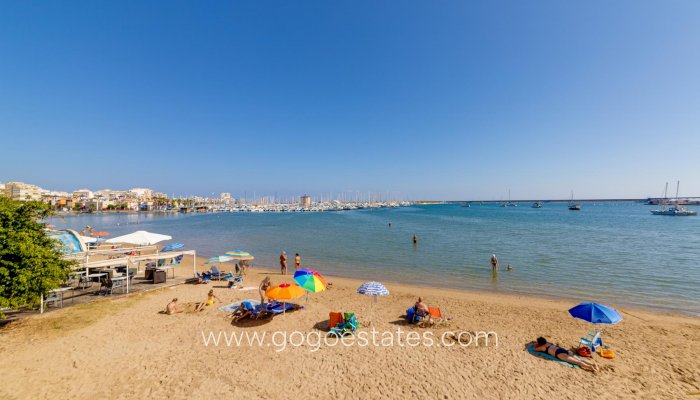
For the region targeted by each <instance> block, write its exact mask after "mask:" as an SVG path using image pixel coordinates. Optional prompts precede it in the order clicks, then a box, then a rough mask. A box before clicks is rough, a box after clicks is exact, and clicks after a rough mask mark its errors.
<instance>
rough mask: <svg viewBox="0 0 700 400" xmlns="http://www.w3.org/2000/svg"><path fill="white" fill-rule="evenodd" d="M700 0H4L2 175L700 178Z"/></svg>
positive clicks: (689, 187)
mask: <svg viewBox="0 0 700 400" xmlns="http://www.w3.org/2000/svg"><path fill="white" fill-rule="evenodd" d="M699 21H700V2H698V1H696V0H685V1H673V0H672V1H654V2H649V1H614V2H610V1H586V2H569V1H559V0H552V1H534V2H529V1H528V2H524V1H510V2H499V1H480V2H469V1H439V2H428V1H423V0H421V1H406V0H402V1H374V0H373V1H315V2H310V1H264V2H260V1H240V2H234V1H212V2H179V1H133V2H132V1H85V2H79V1H71V2H56V1H53V2H48V1H46V2H44V1H31V2H24V1H14V2H10V1H6V2H3V3H2V4H1V5H0V137H1V144H0V181H8V180H21V181H26V182H30V183H35V184H38V185H40V186H43V187H46V188H52V189H58V190H73V189H77V188H79V187H89V188H92V189H100V188H106V187H109V188H127V187H134V186H140V187H143V186H146V187H153V188H155V189H158V190H163V191H165V192H168V193H173V192H174V193H180V194H204V195H206V194H210V193H211V192H217V193H218V192H221V191H230V192H232V193H234V194H242V193H243V192H244V191H246V192H248V193H249V194H250V193H252V192H253V191H255V192H257V193H258V194H262V193H269V194H272V193H274V192H277V193H278V194H290V195H291V194H295V195H296V194H302V193H310V194H316V193H322V192H325V193H327V192H341V191H361V192H368V191H375V192H393V193H398V194H400V195H401V196H402V197H409V198H412V199H428V198H429V199H465V198H469V199H475V198H499V197H504V198H505V197H507V193H508V189H509V188H510V189H511V191H512V196H513V198H514V199H515V198H567V197H568V196H569V191H570V190H571V189H573V190H574V191H575V192H576V195H577V197H627V196H647V195H659V194H660V193H661V191H662V189H663V185H664V182H666V181H675V180H676V179H680V180H681V185H682V187H681V190H682V192H683V193H685V194H687V195H700V154H699V153H700V22H699Z"/></svg>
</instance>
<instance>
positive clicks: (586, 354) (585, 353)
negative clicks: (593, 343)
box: [576, 347, 591, 357]
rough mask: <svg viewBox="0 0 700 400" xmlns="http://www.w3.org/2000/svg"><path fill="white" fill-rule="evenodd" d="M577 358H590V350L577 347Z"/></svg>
mask: <svg viewBox="0 0 700 400" xmlns="http://www.w3.org/2000/svg"><path fill="white" fill-rule="evenodd" d="M576 352H577V353H578V355H579V356H581V357H590V356H591V349H589V348H588V347H579V348H578V350H576Z"/></svg>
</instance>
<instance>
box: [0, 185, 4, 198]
mask: <svg viewBox="0 0 700 400" xmlns="http://www.w3.org/2000/svg"><path fill="white" fill-rule="evenodd" d="M4 195H5V184H4V183H0V196H4Z"/></svg>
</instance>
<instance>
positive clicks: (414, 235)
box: [413, 233, 418, 244]
mask: <svg viewBox="0 0 700 400" xmlns="http://www.w3.org/2000/svg"><path fill="white" fill-rule="evenodd" d="M417 243H418V236H416V234H415V233H414V234H413V244H417Z"/></svg>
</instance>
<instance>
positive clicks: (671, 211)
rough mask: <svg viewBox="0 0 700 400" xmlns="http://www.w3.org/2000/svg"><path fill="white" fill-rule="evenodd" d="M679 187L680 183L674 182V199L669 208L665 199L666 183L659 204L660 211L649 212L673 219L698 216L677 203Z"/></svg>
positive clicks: (666, 192)
mask: <svg viewBox="0 0 700 400" xmlns="http://www.w3.org/2000/svg"><path fill="white" fill-rule="evenodd" d="M680 185H681V181H677V182H676V199H675V200H674V202H673V203H671V205H670V206H669V205H668V204H669V201H668V198H667V196H668V182H666V187H665V189H664V199H663V200H662V201H660V202H659V203H660V204H661V209H660V210H651V213H652V214H654V215H670V216H673V217H692V216H695V215H698V212H697V211H690V210H688V209H687V208H685V207H684V206H682V205H680V204H679V203H678V189H679V187H680Z"/></svg>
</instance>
